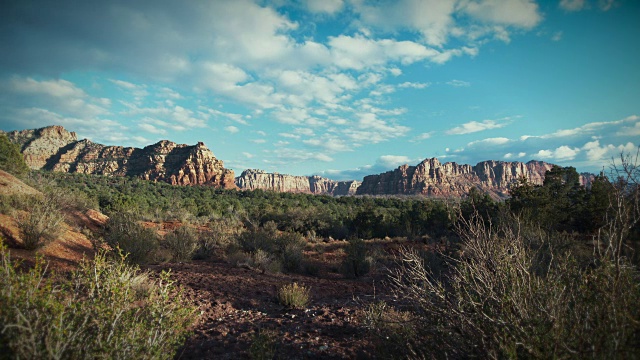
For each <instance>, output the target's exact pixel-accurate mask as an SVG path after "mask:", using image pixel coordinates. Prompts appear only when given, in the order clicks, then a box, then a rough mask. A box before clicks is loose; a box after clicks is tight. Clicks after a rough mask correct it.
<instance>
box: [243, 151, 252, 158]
mask: <svg viewBox="0 0 640 360" xmlns="http://www.w3.org/2000/svg"><path fill="white" fill-rule="evenodd" d="M242 155H244V157H246V158H247V159H251V158H253V156H254V155H253V154H252V153H248V152H246V151H243V152H242Z"/></svg>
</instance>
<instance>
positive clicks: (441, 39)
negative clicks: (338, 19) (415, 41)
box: [353, 0, 455, 46]
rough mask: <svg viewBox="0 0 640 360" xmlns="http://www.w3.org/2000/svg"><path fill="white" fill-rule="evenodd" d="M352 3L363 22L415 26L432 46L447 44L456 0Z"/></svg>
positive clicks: (384, 26)
mask: <svg viewBox="0 0 640 360" xmlns="http://www.w3.org/2000/svg"><path fill="white" fill-rule="evenodd" d="M353 4H354V9H355V11H356V12H358V13H359V14H360V20H361V21H362V22H363V23H364V24H366V25H371V26H375V27H378V28H381V29H382V30H384V31H388V32H392V31H395V30H396V29H408V30H414V31H417V32H419V33H420V34H421V35H422V37H423V38H424V40H425V41H426V42H427V43H428V44H429V45H432V46H442V45H444V44H445V43H446V42H447V38H448V35H449V32H450V29H451V27H452V26H453V24H454V20H453V18H452V14H453V12H454V9H455V1H454V0H399V1H383V2H381V3H379V4H380V5H379V6H373V5H369V4H368V3H365V1H354V3H353Z"/></svg>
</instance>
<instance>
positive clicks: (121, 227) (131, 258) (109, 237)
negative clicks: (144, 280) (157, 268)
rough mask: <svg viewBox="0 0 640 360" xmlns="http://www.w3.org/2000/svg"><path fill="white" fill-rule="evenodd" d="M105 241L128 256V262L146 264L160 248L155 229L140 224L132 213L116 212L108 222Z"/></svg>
mask: <svg viewBox="0 0 640 360" xmlns="http://www.w3.org/2000/svg"><path fill="white" fill-rule="evenodd" d="M104 240H105V242H106V243H107V245H109V246H110V247H111V248H112V249H116V248H119V249H120V250H121V251H122V252H124V253H125V254H127V261H128V262H130V263H133V264H145V263H148V262H149V261H151V260H152V257H153V255H154V252H155V251H156V249H157V247H158V236H157V234H156V232H155V230H154V229H148V228H145V227H144V226H142V225H141V224H139V223H138V221H137V217H136V215H135V214H133V213H131V212H126V211H122V212H114V213H113V214H112V215H111V217H110V218H109V221H107V225H106V229H105V236H104Z"/></svg>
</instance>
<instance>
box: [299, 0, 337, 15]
mask: <svg viewBox="0 0 640 360" xmlns="http://www.w3.org/2000/svg"><path fill="white" fill-rule="evenodd" d="M306 3H307V8H308V9H309V11H310V12H312V13H326V14H335V13H337V12H339V11H340V10H342V8H343V6H344V2H343V0H307V1H306Z"/></svg>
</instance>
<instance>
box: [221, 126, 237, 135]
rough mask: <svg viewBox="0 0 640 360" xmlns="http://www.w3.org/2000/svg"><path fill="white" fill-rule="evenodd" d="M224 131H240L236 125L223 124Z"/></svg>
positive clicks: (232, 132) (233, 132)
mask: <svg viewBox="0 0 640 360" xmlns="http://www.w3.org/2000/svg"><path fill="white" fill-rule="evenodd" d="M224 129H225V130H226V131H228V132H229V133H231V134H235V133H237V132H239V131H240V129H238V128H237V127H235V126H233V125H229V126H225V128H224Z"/></svg>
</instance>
